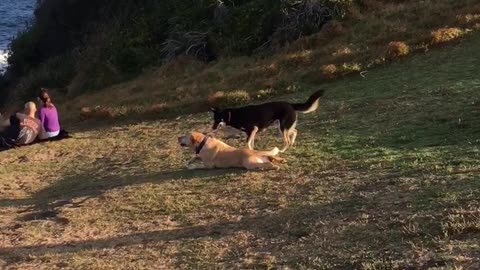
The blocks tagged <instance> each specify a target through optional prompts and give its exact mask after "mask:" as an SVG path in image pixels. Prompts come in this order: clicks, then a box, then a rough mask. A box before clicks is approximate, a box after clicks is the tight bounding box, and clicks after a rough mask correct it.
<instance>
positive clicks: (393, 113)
mask: <svg viewBox="0 0 480 270" xmlns="http://www.w3.org/2000/svg"><path fill="white" fill-rule="evenodd" d="M479 46H480V35H478V34H474V35H472V36H471V37H470V38H469V39H468V40H467V41H465V42H464V43H463V44H460V45H458V46H455V47H449V48H444V49H439V50H437V51H434V52H431V53H430V54H428V55H417V56H413V57H411V58H409V59H407V60H405V61H402V62H399V63H396V64H393V65H391V66H389V67H386V68H379V69H376V70H373V71H371V72H368V73H366V74H365V78H362V77H361V76H354V77H353V76H352V77H349V78H347V79H344V80H339V81H336V82H333V83H329V84H324V85H318V87H321V88H325V89H328V92H327V93H326V96H325V98H324V99H323V100H322V103H321V107H320V109H319V110H318V111H317V112H315V113H313V114H309V115H302V116H300V119H299V124H298V130H299V136H298V138H297V145H296V146H295V147H294V148H291V149H290V150H289V151H288V152H287V153H286V154H285V155H283V156H284V157H285V158H287V160H288V163H287V164H285V165H283V167H282V169H281V170H280V171H274V172H245V171H241V170H212V171H187V170H186V169H185V167H184V162H185V161H186V160H187V158H189V157H190V156H191V153H189V152H188V151H183V150H180V149H179V147H178V146H177V145H176V136H177V135H180V134H182V133H185V132H187V131H190V130H200V131H203V130H205V129H207V128H208V127H209V126H210V115H208V114H198V115H182V116H179V117H178V118H176V119H174V120H166V119H163V120H156V121H145V122H139V123H134V124H132V123H131V122H128V121H126V122H117V123H112V122H93V121H91V122H88V123H87V124H85V125H83V126H79V127H77V128H76V130H75V131H76V133H75V138H73V139H69V140H65V141H61V142H56V143H45V144H40V145H35V146H31V147H26V148H21V149H17V150H12V151H8V152H3V153H0V165H1V166H0V246H1V247H0V266H2V267H3V268H5V269H163V268H164V269H215V268H219V269H245V268H256V269H271V268H281V267H284V268H290V269H323V268H328V269H385V268H387V269H388V268H400V269H427V268H437V269H455V268H456V269H461V268H462V267H463V269H478V268H479V267H480V261H479V258H480V253H479V250H480V246H479V243H480V203H479V201H478V198H480V181H479V180H480V179H479V174H480V162H479V161H480V91H479V90H480V80H479V79H478V78H480V76H479V75H480V74H479V73H480V71H479V69H478V67H479V66H480V52H479V50H478V47H479ZM299 82H301V80H299ZM311 90H313V89H308V91H301V92H298V93H295V94H291V95H285V96H275V97H274V98H275V99H282V100H304V99H305V98H306V97H307V96H308V95H309V94H310V91H311ZM137 121H138V119H137ZM276 133H277V132H276V131H275V130H274V129H272V130H270V131H268V132H266V133H264V134H260V135H259V137H258V140H257V147H259V148H267V149H268V148H271V147H272V146H274V145H278V144H279V143H280V139H279V138H277V137H276V136H277V135H276ZM228 142H229V143H231V144H233V145H237V146H243V145H244V141H243V139H242V141H240V140H234V139H231V140H228Z"/></svg>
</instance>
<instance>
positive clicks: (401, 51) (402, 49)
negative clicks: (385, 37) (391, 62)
mask: <svg viewBox="0 0 480 270" xmlns="http://www.w3.org/2000/svg"><path fill="white" fill-rule="evenodd" d="M409 52H410V47H409V46H408V45H407V44H406V43H405V42H401V41H392V42H390V43H388V45H387V49H386V55H387V57H388V58H396V57H401V56H405V55H407V54H408V53H409Z"/></svg>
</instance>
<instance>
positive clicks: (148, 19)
mask: <svg viewBox="0 0 480 270" xmlns="http://www.w3.org/2000/svg"><path fill="white" fill-rule="evenodd" d="M348 2H349V1H348V0H306V1H296V0H283V1H276V0H261V1H258V0H255V1H253V0H235V1H225V2H223V1H219V0H202V1H198V0H167V1H154V0H142V1H134V0H127V1H112V0H101V1H83V0H75V1H61V0H45V1H39V2H38V3H39V4H38V7H37V9H36V11H35V19H34V21H33V23H32V25H31V27H29V28H27V29H26V30H25V31H24V32H22V33H19V35H18V36H17V37H16V38H15V39H14V40H13V42H12V44H11V51H12V55H11V56H10V57H9V59H8V61H9V65H10V66H9V69H8V73H9V76H10V77H12V80H14V79H15V78H18V77H21V76H25V75H27V74H29V73H30V72H32V71H33V70H36V69H40V71H36V73H39V74H36V77H37V78H35V79H34V81H33V82H30V83H31V84H32V85H26V87H27V88H35V87H38V85H39V84H42V85H50V86H52V87H66V86H68V84H69V82H70V81H71V80H72V79H73V77H74V75H75V72H76V71H77V68H79V69H82V70H83V69H84V70H83V71H84V72H85V73H86V76H87V78H88V77H90V76H97V77H98V76H100V77H101V78H95V79H93V78H92V79H87V81H85V82H84V85H82V86H83V87H87V88H94V89H98V88H100V87H103V86H105V85H106V84H111V83H113V82H116V81H119V80H125V78H130V77H131V76H134V75H136V74H138V73H139V72H140V71H141V70H142V69H143V68H145V67H148V66H151V65H160V64H162V63H164V62H167V61H170V60H173V59H174V58H175V57H176V56H178V55H190V56H192V57H195V58H196V59H199V60H202V61H206V62H209V61H212V60H214V59H216V58H217V57H219V56H227V55H250V54H252V53H254V52H255V51H259V50H262V49H263V50H266V49H268V48H270V47H272V46H273V44H279V45H283V44H285V43H286V42H291V41H293V40H295V39H297V38H298V37H300V36H302V35H309V34H312V33H315V32H317V31H319V30H320V28H321V27H322V26H323V25H324V24H325V23H326V22H327V21H329V20H331V19H334V18H341V17H342V16H343V12H342V11H343V10H344V6H345V5H346V4H347V3H348ZM85 56H87V58H86V59H85ZM82 60H84V61H82ZM87 61H88V62H87ZM58 64H60V65H58ZM42 68H43V69H45V70H42ZM30 90H32V89H26V91H27V92H26V94H31V93H30V92H31V91H30Z"/></svg>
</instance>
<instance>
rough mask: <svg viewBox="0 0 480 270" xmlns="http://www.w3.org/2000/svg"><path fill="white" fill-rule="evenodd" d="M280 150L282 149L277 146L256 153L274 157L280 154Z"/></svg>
mask: <svg viewBox="0 0 480 270" xmlns="http://www.w3.org/2000/svg"><path fill="white" fill-rule="evenodd" d="M279 152H280V150H279V149H278V147H275V148H273V149H272V150H270V151H256V153H257V154H258V155H260V156H265V157H273V156H276V155H278V153H279Z"/></svg>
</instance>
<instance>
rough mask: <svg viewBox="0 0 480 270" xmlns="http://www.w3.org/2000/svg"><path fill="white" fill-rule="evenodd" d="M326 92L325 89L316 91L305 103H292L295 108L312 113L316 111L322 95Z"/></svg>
mask: <svg viewBox="0 0 480 270" xmlns="http://www.w3.org/2000/svg"><path fill="white" fill-rule="evenodd" d="M324 92H325V90H318V91H316V92H315V93H313V94H312V95H311V96H310V97H309V98H308V100H307V102H305V103H292V107H293V109H294V110H295V111H298V112H301V113H311V112H313V111H315V110H316V109H317V108H318V106H319V104H320V97H321V96H323V93H324Z"/></svg>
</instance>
